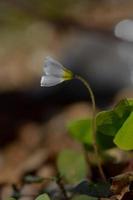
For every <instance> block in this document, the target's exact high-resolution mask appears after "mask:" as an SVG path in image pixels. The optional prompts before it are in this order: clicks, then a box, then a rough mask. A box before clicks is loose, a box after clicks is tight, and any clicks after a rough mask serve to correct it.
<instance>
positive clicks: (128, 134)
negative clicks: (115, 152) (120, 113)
mask: <svg viewBox="0 0 133 200" xmlns="http://www.w3.org/2000/svg"><path fill="white" fill-rule="evenodd" d="M114 143H115V144H116V145H117V146H118V147H119V148H121V149H123V150H132V149H133V112H132V113H131V114H130V116H129V117H128V118H127V120H126V121H125V123H124V124H123V126H122V127H121V128H120V129H119V131H118V133H117V134H116V136H115V138H114Z"/></svg>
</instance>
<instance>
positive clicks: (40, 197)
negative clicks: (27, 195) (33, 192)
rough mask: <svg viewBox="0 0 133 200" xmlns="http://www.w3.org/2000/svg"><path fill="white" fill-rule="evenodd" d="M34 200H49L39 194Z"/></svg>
mask: <svg viewBox="0 0 133 200" xmlns="http://www.w3.org/2000/svg"><path fill="white" fill-rule="evenodd" d="M35 200H50V198H49V196H48V195H47V194H41V195H39V196H38V197H37V198H36V199H35Z"/></svg>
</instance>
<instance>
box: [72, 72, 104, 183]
mask: <svg viewBox="0 0 133 200" xmlns="http://www.w3.org/2000/svg"><path fill="white" fill-rule="evenodd" d="M75 78H76V79H78V80H80V81H81V82H82V83H83V84H84V86H85V87H86V88H87V90H88V92H89V94H90V97H91V101H92V110H93V113H92V136H93V149H94V152H95V155H96V159H97V166H98V169H99V173H100V175H101V178H102V179H103V180H104V181H105V180H106V178H105V175H104V172H103V169H102V166H101V162H100V159H99V158H100V157H99V152H98V146H97V142H96V103H95V97H94V94H93V91H92V89H91V87H90V85H89V83H88V82H87V81H86V80H85V79H84V78H82V77H81V76H79V75H75Z"/></svg>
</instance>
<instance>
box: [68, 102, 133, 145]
mask: <svg viewBox="0 0 133 200" xmlns="http://www.w3.org/2000/svg"><path fill="white" fill-rule="evenodd" d="M132 112H133V99H124V100H121V101H120V102H119V103H118V104H117V105H116V106H115V107H114V108H113V109H111V110H109V111H102V112H100V113H98V114H97V116H96V137H97V143H98V144H99V146H100V148H101V149H108V148H112V147H114V146H115V144H116V145H117V144H118V146H119V147H120V148H122V149H132V142H131V141H130V143H129V145H128V143H127V140H129V139H126V144H125V145H124V140H125V137H126V138H127V137H128V138H129V136H130V135H131V133H130V132H129V128H128V126H131V125H130V124H129V123H128V125H125V126H124V123H126V124H127V122H126V121H127V120H128V118H129V117H130V114H131V113H132ZM129 121H130V119H129ZM130 123H131V122H130ZM122 127H125V129H124V131H125V132H128V133H126V134H122V133H121V134H120V130H122ZM68 128H69V132H70V134H71V136H73V137H74V138H75V139H77V140H79V141H80V142H82V143H83V144H84V145H91V144H92V126H91V120H89V119H84V120H78V121H74V122H71V123H70V124H69V126H68ZM131 128H132V127H131ZM131 128H130V130H131ZM118 133H119V134H120V135H121V137H122V138H124V139H122V138H121V140H122V141H123V145H120V143H121V141H120V142H119V141H118V140H119V139H117V141H116V139H115V140H114V137H115V138H117V134H118ZM126 135H127V136H126ZM118 138H120V137H118ZM130 138H131V136H130ZM114 141H115V143H114Z"/></svg>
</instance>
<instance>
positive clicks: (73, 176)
mask: <svg viewBox="0 0 133 200" xmlns="http://www.w3.org/2000/svg"><path fill="white" fill-rule="evenodd" d="M57 167H58V170H59V172H60V174H61V175H62V176H63V177H64V179H65V180H66V181H67V182H68V183H75V182H79V181H80V180H81V179H84V178H85V177H86V175H87V166H86V161H85V159H84V155H83V154H82V153H80V152H77V151H74V150H64V151H62V152H61V153H60V154H59V156H58V160H57Z"/></svg>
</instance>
